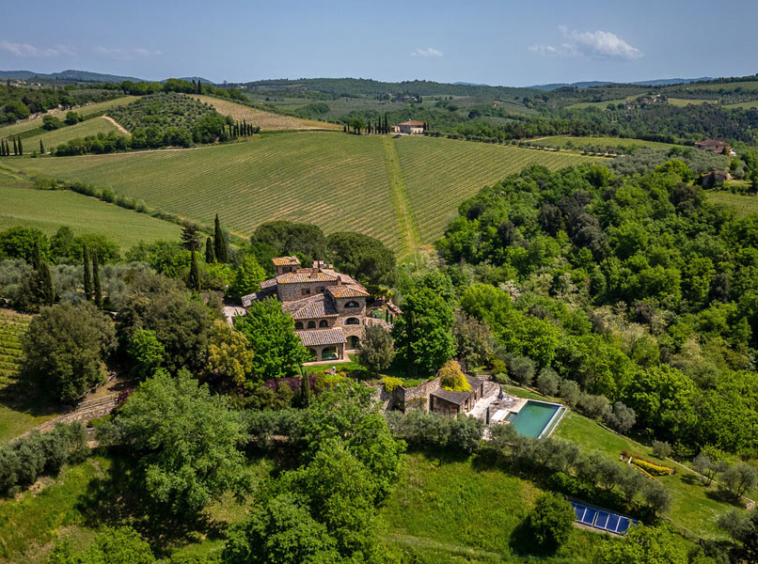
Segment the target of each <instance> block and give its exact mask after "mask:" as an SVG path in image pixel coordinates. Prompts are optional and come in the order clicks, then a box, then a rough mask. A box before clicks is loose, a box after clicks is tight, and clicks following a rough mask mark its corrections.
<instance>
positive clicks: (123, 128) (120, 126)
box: [100, 116, 131, 136]
mask: <svg viewBox="0 0 758 564" xmlns="http://www.w3.org/2000/svg"><path fill="white" fill-rule="evenodd" d="M100 117H102V118H103V119H104V120H106V121H109V122H111V123H112V124H113V125H115V126H116V129H118V130H119V131H120V132H121V133H123V134H124V135H129V136H131V133H129V131H128V130H127V129H126V128H125V127H124V126H123V125H121V124H120V123H119V122H117V121H116V120H115V119H113V118H112V117H110V116H100Z"/></svg>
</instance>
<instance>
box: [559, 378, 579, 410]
mask: <svg viewBox="0 0 758 564" xmlns="http://www.w3.org/2000/svg"><path fill="white" fill-rule="evenodd" d="M560 395H561V398H563V400H564V401H565V402H566V403H567V404H568V405H570V406H571V407H576V404H577V403H578V402H579V398H580V397H581V390H580V389H579V384H577V383H576V382H574V381H573V380H563V381H561V386H560Z"/></svg>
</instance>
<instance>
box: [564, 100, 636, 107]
mask: <svg viewBox="0 0 758 564" xmlns="http://www.w3.org/2000/svg"><path fill="white" fill-rule="evenodd" d="M625 103H626V98H620V99H618V100H606V101H605V102H577V103H576V104H571V105H570V106H566V107H567V108H568V109H569V110H583V109H586V108H597V109H599V110H604V109H605V108H607V107H608V104H613V105H614V106H618V105H619V104H625Z"/></svg>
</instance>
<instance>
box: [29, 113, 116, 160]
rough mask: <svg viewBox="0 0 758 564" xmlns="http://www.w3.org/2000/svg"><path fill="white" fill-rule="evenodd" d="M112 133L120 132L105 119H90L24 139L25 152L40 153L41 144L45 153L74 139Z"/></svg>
mask: <svg viewBox="0 0 758 564" xmlns="http://www.w3.org/2000/svg"><path fill="white" fill-rule="evenodd" d="M111 131H115V132H116V133H118V132H119V129H118V127H116V126H115V125H113V123H112V122H110V121H108V120H107V119H105V118H104V117H96V118H92V119H88V120H86V121H83V122H81V123H77V124H76V125H70V126H65V127H61V128H60V129H55V130H53V131H45V132H44V133H41V134H39V135H35V136H34V137H29V138H27V139H24V152H25V153H30V152H32V151H39V142H40V140H42V143H44V145H45V151H48V152H49V151H50V150H51V149H55V148H56V147H57V146H58V145H61V144H62V143H68V142H69V141H71V140H72V139H76V138H77V137H87V136H88V135H97V134H98V133H110V132H111Z"/></svg>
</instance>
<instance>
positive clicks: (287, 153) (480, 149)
mask: <svg viewBox="0 0 758 564" xmlns="http://www.w3.org/2000/svg"><path fill="white" fill-rule="evenodd" d="M394 155H397V158H396V159H395V158H394ZM390 158H391V159H392V160H393V163H390V160H389V159H390ZM587 160H591V158H590V157H582V156H578V155H572V154H565V153H551V152H546V151H538V150H528V149H519V148H516V147H510V146H502V145H488V144H483V143H472V142H466V141H452V140H447V139H435V138H402V139H398V140H395V139H392V138H390V137H388V136H368V135H363V136H354V135H343V134H341V133H336V132H333V133H332V132H315V131H314V132H291V133H279V134H272V135H264V136H257V137H256V138H254V139H253V140H252V141H249V142H243V143H232V144H227V145H215V146H209V147H202V148H196V149H186V150H161V151H143V152H134V153H120V154H112V155H88V156H83V157H58V158H43V159H31V158H26V157H23V158H13V157H11V158H8V159H4V160H3V161H0V162H2V163H3V164H5V165H6V166H8V167H13V168H15V169H20V170H24V171H26V172H28V173H31V174H42V175H48V176H52V177H56V178H60V179H66V180H79V181H84V182H89V183H92V184H94V185H96V186H98V187H102V188H105V187H108V188H111V189H113V190H114V191H115V192H118V193H121V194H125V195H128V196H132V197H134V198H139V199H142V200H144V201H145V202H147V203H148V205H149V206H152V207H155V208H160V209H163V210H165V211H170V212H173V213H175V214H178V215H180V216H182V217H187V218H191V219H193V220H196V221H199V222H202V223H206V224H208V225H210V224H211V223H212V221H213V218H214V216H215V214H216V213H218V214H219V215H220V216H221V217H222V218H223V220H224V222H225V223H226V225H228V227H229V228H230V229H231V230H232V231H233V232H235V233H236V234H238V235H242V236H247V235H250V234H252V233H253V231H254V230H255V227H256V226H257V225H259V224H260V223H262V222H264V221H269V220H273V219H289V220H293V221H304V222H309V223H314V224H316V225H319V226H321V227H322V228H323V229H324V230H325V231H326V232H333V231H358V232H361V233H365V234H367V235H371V236H373V237H376V238H378V239H380V240H382V241H383V242H384V243H385V244H387V245H388V246H389V247H390V248H392V249H393V250H395V251H398V252H399V253H400V255H401V256H407V254H408V253H409V252H410V251H411V250H412V249H413V248H414V247H415V246H417V245H418V244H430V243H432V242H433V241H434V240H436V239H437V238H438V237H439V236H440V235H441V234H442V232H443V230H444V228H445V226H446V225H447V222H448V221H449V219H450V218H452V217H453V216H454V215H455V213H456V210H457V207H458V204H459V203H460V202H461V201H462V200H464V199H465V198H468V197H470V196H472V195H473V194H475V193H476V192H477V191H478V190H480V189H481V188H482V187H483V186H484V185H486V184H490V183H493V182H497V181H499V180H501V179H502V178H503V177H504V176H506V175H508V174H510V173H512V172H518V171H519V170H521V169H522V168H524V167H526V166H529V165H531V164H542V165H545V166H547V167H549V168H551V169H557V168H561V167H565V166H569V165H574V164H578V163H581V162H584V161H587ZM406 204H407V205H406Z"/></svg>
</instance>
